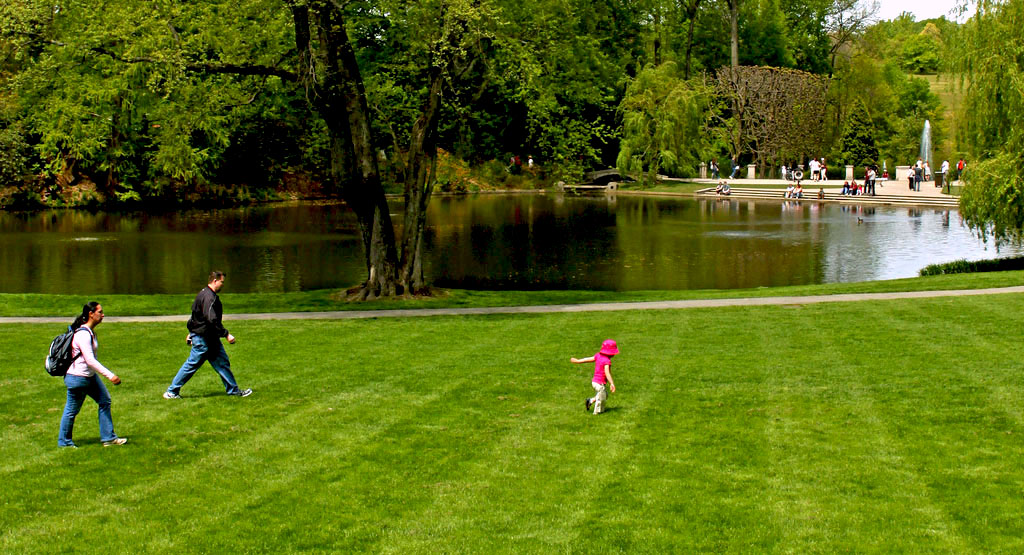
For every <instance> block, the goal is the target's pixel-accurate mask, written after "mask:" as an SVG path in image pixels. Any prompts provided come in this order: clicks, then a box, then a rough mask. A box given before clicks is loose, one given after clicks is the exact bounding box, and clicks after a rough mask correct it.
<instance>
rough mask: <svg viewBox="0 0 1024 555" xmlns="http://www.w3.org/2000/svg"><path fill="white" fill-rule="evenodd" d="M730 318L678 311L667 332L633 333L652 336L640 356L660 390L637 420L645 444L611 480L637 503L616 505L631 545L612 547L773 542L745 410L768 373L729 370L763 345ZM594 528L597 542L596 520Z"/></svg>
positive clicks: (732, 313)
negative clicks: (624, 468) (621, 513)
mask: <svg viewBox="0 0 1024 555" xmlns="http://www.w3.org/2000/svg"><path fill="white" fill-rule="evenodd" d="M728 313H729V314H728V315H727V317H725V318H721V319H719V318H709V317H708V316H709V315H710V313H709V312H705V311H692V312H678V313H675V318H674V319H673V320H670V321H668V322H667V325H664V324H663V325H661V326H652V325H650V323H643V324H641V325H640V326H639V327H640V328H641V329H645V330H649V331H654V333H647V334H646V337H644V339H643V342H644V350H643V352H642V353H641V354H639V355H638V358H639V359H640V361H639V363H640V364H641V365H642V366H643V367H645V368H648V369H650V371H649V373H650V375H651V378H650V380H649V381H650V385H651V387H655V388H656V389H657V392H656V396H655V398H654V399H653V400H652V402H650V403H648V405H647V406H646V407H644V409H643V411H642V413H641V414H639V415H638V416H637V421H638V426H637V430H638V433H637V435H641V433H642V437H643V441H642V442H638V444H637V445H636V448H635V450H634V452H633V454H632V458H631V460H630V465H629V472H628V473H624V475H623V476H621V477H617V478H616V479H615V480H614V484H615V487H621V488H624V489H626V490H627V491H630V492H631V493H632V494H633V496H634V497H635V498H636V501H634V502H633V503H630V504H627V505H624V506H623V507H624V509H623V513H624V514H625V515H626V518H627V519H628V521H629V522H631V523H632V525H631V528H632V530H631V531H627V527H626V526H624V527H623V530H621V531H619V532H620V533H621V534H622V535H624V536H626V537H631V538H632V539H633V543H632V544H628V545H625V546H624V545H622V544H621V543H620V544H618V545H617V546H618V547H619V548H623V549H628V550H640V551H644V552H668V551H673V550H684V551H688V550H699V551H718V552H720V551H727V550H739V551H743V550H747V551H749V550H766V549H769V548H770V546H772V545H773V544H774V543H775V538H776V537H777V531H776V529H775V526H774V524H773V522H772V520H771V518H770V516H771V515H770V514H769V513H768V512H766V506H765V504H764V503H763V497H762V493H761V491H762V490H761V488H759V487H757V485H756V484H757V482H758V481H760V479H761V478H760V477H759V476H758V475H759V471H758V468H761V467H763V465H764V463H765V461H764V457H763V449H762V448H761V437H762V435H763V431H762V429H761V428H762V423H761V422H760V421H759V419H758V417H757V415H756V413H755V412H752V409H754V408H756V407H759V406H761V404H762V400H763V393H762V391H760V390H759V388H757V387H754V386H752V385H751V384H756V383H761V382H762V381H763V380H764V375H765V373H766V372H767V371H769V370H768V369H766V368H762V367H759V366H758V365H756V364H753V365H752V364H749V363H741V364H739V369H738V370H735V371H734V370H733V368H732V367H733V363H734V361H737V360H738V359H739V357H741V356H745V355H741V353H747V352H753V353H755V354H756V352H757V349H758V347H757V344H758V342H759V341H760V338H759V336H758V334H757V333H756V330H755V329H750V328H747V327H739V328H737V327H736V326H735V325H734V324H735V321H736V319H744V316H743V315H744V314H749V313H750V312H749V311H748V310H747V309H742V308H733V309H728ZM715 314H717V312H716V313H715ZM755 327H756V326H755ZM754 358H755V359H756V356H755V357H754ZM748 360H749V359H748ZM642 385H644V386H646V384H642ZM608 510H609V512H612V513H614V512H617V511H619V510H620V509H619V507H618V506H614V505H613V506H609V508H608ZM594 524H595V528H596V533H597V534H598V535H599V536H600V535H601V534H603V530H602V529H601V526H600V522H595V523H594ZM610 535H611V534H609V536H610ZM600 539H602V540H605V541H608V542H613V541H614V540H613V538H611V537H605V538H600ZM594 545H602V543H601V541H598V542H595V544H594ZM612 545H616V544H614V543H612Z"/></svg>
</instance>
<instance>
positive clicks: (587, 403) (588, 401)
mask: <svg viewBox="0 0 1024 555" xmlns="http://www.w3.org/2000/svg"><path fill="white" fill-rule="evenodd" d="M591 404H593V403H591V402H590V398H587V400H586V401H583V405H584V406H585V407H586V409H584V410H586V411H587V412H590V405H591Z"/></svg>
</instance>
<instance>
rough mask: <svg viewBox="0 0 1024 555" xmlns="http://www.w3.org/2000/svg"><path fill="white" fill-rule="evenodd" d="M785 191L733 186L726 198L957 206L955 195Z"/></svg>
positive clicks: (712, 193) (701, 194) (703, 192)
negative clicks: (797, 195)
mask: <svg viewBox="0 0 1024 555" xmlns="http://www.w3.org/2000/svg"><path fill="white" fill-rule="evenodd" d="M784 194H785V191H781V190H779V189H747V188H743V187H733V188H732V190H731V192H730V194H729V197H728V198H746V199H766V200H801V201H812V202H839V203H847V204H890V205H900V206H942V207H949V208H956V207H957V206H959V202H958V199H957V197H948V196H941V197H940V196H923V195H922V196H917V195H885V194H882V195H875V196H869V195H857V196H848V195H840V194H839V193H836V192H830V191H825V198H824V200H819V199H818V191H816V190H809V189H805V190H804V198H802V199H786V198H785V197H784V196H783V195H784ZM696 195H697V196H699V197H708V196H711V197H716V196H718V195H716V194H715V188H714V187H708V188H706V189H700V190H698V191H697V192H696Z"/></svg>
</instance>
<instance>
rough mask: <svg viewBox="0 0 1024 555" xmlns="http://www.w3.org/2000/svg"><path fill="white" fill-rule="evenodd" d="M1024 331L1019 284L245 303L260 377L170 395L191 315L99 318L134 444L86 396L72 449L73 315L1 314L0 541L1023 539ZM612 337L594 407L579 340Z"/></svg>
mask: <svg viewBox="0 0 1024 555" xmlns="http://www.w3.org/2000/svg"><path fill="white" fill-rule="evenodd" d="M1018 278H1019V276H1018ZM111 306H113V305H111ZM229 306H230V305H229ZM105 308H106V307H105ZM1022 326H1024V296H1020V295H992V296H982V297H949V298H941V299H928V300H899V301H873V302H854V303H833V304H827V305H806V306H774V307H737V308H719V309H693V310H680V311H650V312H645V311H636V312H619V313H598V314H593V313H590V314H546V315H517V316H510V315H500V316H474V317H436V318H415V319H380V320H360V321H319V320H318V321H287V322H273V321H260V322H237V323H235V324H234V325H233V326H232V332H233V333H234V334H235V335H236V336H237V337H238V343H237V344H236V345H233V346H229V347H228V348H229V351H230V353H231V356H232V361H233V364H234V368H235V372H236V375H237V376H238V378H239V382H240V384H241V385H242V386H243V387H252V388H254V389H255V393H254V394H253V396H251V397H249V398H246V399H237V398H227V397H225V396H224V395H223V388H222V386H221V385H220V383H219V380H218V379H217V378H216V375H215V374H214V373H213V371H212V370H210V369H209V368H208V367H207V368H204V369H202V370H201V371H200V372H199V373H198V374H197V375H196V377H195V379H193V381H192V382H190V383H189V384H188V385H187V386H186V387H185V389H184V390H183V391H182V393H183V395H185V398H184V399H181V400H178V401H165V400H164V399H161V398H160V394H161V392H162V391H163V390H164V389H165V388H166V386H167V385H168V383H169V381H170V379H171V377H172V376H173V375H174V373H175V371H176V370H177V368H178V366H179V365H180V364H181V362H182V361H183V360H184V358H185V356H186V354H187V347H186V345H185V343H184V341H183V340H184V335H185V331H184V328H183V326H182V325H181V324H114V323H105V324H103V325H102V326H100V327H99V328H98V330H97V331H98V337H99V341H100V350H99V356H100V360H102V361H103V362H104V363H106V364H107V365H108V366H109V367H110V368H111V369H113V370H114V371H115V372H117V373H119V374H120V375H121V376H122V378H123V379H124V384H123V385H122V386H120V387H111V388H110V390H111V394H112V396H113V400H114V405H113V411H114V419H115V424H116V430H117V432H118V433H119V434H120V435H123V436H127V437H129V438H130V442H129V443H128V445H126V446H124V447H119V448H115V447H110V448H104V447H101V446H100V445H99V443H98V430H97V423H96V416H95V414H96V410H95V404H93V403H92V401H87V404H86V406H85V409H84V410H83V412H82V413H81V415H80V416H79V418H78V422H77V426H76V433H75V440H76V442H77V443H78V444H79V446H80V448H79V449H77V450H62V449H58V448H57V447H56V438H57V426H58V422H59V419H60V412H61V410H62V407H63V403H64V395H65V393H64V388H63V385H62V383H61V382H60V380H58V379H54V378H50V377H48V376H46V375H45V374H44V371H43V369H42V368H41V366H42V358H43V352H44V351H45V349H46V345H48V342H49V340H50V339H51V338H52V336H53V335H55V334H56V333H57V332H58V331H60V330H59V329H58V328H59V326H56V325H39V324H15V325H0V342H2V344H3V345H5V346H7V348H6V349H5V359H6V360H5V362H4V364H3V365H2V366H0V402H2V406H3V411H2V413H0V414H2V419H3V420H2V421H0V438H2V442H0V445H2V447H0V449H2V456H0V461H2V462H0V477H2V479H3V483H4V484H6V486H5V487H4V494H3V502H2V504H0V551H3V552H5V553H23V552H39V551H59V550H76V549H79V550H88V551H91V552H97V553H105V552H129V551H130V552H169V551H172V550H183V551H189V552H211V553H214V552H216V553H220V552H242V551H274V552H281V551H303V550H320V551H325V552H327V551H329V552H353V551H374V552H392V553H438V552H472V553H491V552H499V553H524V552H526V553H534V552H587V553H601V552H622V551H628V552H647V553H671V552H680V551H693V550H701V551H714V552H722V551H734V552H758V553H759V552H796V553H804V552H837V551H842V552H848V551H854V552H862V551H884V552H907V551H912V552H979V553H988V552H1008V553H1016V552H1021V551H1022V550H1024V496H1022V495H1021V490H1022V488H1024V426H1022V424H1024V422H1022V420H1024V412H1022V408H1021V407H1022V406H1024V393H1022V391H1024V373H1022V372H1021V367H1022V366H1024V352H1022V350H1021V348H1020V336H1019V333H1018V332H1017V330H1019V329H1021V327H1022ZM607 337H612V338H614V339H616V340H618V342H619V346H620V348H621V350H622V354H621V355H620V356H618V357H616V359H615V360H614V363H613V371H614V375H615V381H616V385H617V386H618V392H617V393H615V394H613V395H611V396H610V398H609V406H610V410H609V411H608V412H607V413H606V414H604V415H601V416H597V417H595V416H590V415H587V414H585V413H584V412H583V399H584V397H585V396H586V395H587V394H588V393H590V392H591V391H592V390H591V388H590V383H589V382H590V376H591V373H592V371H593V368H592V366H591V365H572V364H570V363H569V362H568V359H569V357H570V356H587V355H590V354H592V353H593V352H594V351H595V350H596V349H597V347H598V346H599V345H600V342H601V340H602V339H605V338H607Z"/></svg>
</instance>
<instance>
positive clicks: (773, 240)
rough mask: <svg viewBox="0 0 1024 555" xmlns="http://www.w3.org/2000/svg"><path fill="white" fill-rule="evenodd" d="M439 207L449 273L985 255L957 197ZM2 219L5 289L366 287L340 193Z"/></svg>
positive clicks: (723, 277)
mask: <svg viewBox="0 0 1024 555" xmlns="http://www.w3.org/2000/svg"><path fill="white" fill-rule="evenodd" d="M430 206H431V208H430V214H429V217H428V229H427V233H426V236H425V240H426V242H425V244H424V249H425V252H426V254H427V256H426V259H427V260H426V261H427V263H428V264H427V267H426V269H425V270H426V273H427V276H428V278H430V279H433V280H435V283H437V284H438V285H442V286H458V287H480V288H515V289H538V288H593V289H654V288H663V289H683V288H691V289H692V288H736V287H755V286H759V285H785V284H799V283H817V282H822V281H828V282H835V281H859V280H866V279H884V278H888V277H903V276H908V275H915V274H916V272H917V270H919V269H920V267H921V266H923V265H925V264H928V263H933V262H944V261H948V260H951V259H954V258H964V257H974V258H982V257H985V256H986V255H988V253H985V252H984V250H983V248H981V247H980V243H978V242H977V240H976V239H974V238H973V237H972V236H970V234H969V233H968V232H967V231H966V230H964V229H963V228H962V227H961V226H960V225H955V224H951V223H950V220H951V219H953V220H955V221H957V222H958V217H954V216H953V215H952V214H951V213H950V211H948V210H933V209H925V210H922V209H916V210H911V211H908V210H907V209H906V208H898V209H895V208H875V207H874V206H859V205H845V204H844V205H834V204H833V205H819V204H817V203H815V202H808V201H802V202H798V201H791V202H788V203H785V202H781V201H770V202H754V201H750V200H738V199H722V200H719V199H701V200H689V199H686V200H680V199H666V198H652V197H638V196H630V195H618V196H617V197H616V198H615V201H614V202H612V201H611V199H610V198H609V197H605V196H594V197H567V196H562V195H515V196H499V195H494V196H485V195H481V196H477V197H459V198H451V197H441V198H438V199H436V202H432V203H431V205H430ZM858 218H861V219H862V220H863V223H862V224H858V223H857V221H858ZM0 229H2V230H4V231H5V232H4V233H0V264H3V265H4V268H5V272H4V273H2V274H0V291H4V292H52V293H73V294H89V295H95V294H105V293H110V292H122V293H152V292H172V293H188V294H194V293H195V291H197V290H198V289H199V288H200V287H202V285H203V284H204V283H205V279H206V276H207V274H208V272H209V271H210V270H211V269H213V268H219V269H223V270H225V271H226V272H228V275H229V279H228V289H227V292H229V293H231V292H242V291H294V290H299V289H324V288H340V287H345V286H349V285H354V284H356V283H358V282H359V281H360V279H361V278H362V277H363V275H364V273H365V266H364V264H365V263H364V260H363V253H362V248H361V246H360V241H359V238H358V236H357V230H356V226H355V222H354V219H353V218H352V217H351V214H350V213H349V212H348V211H347V210H346V209H345V208H344V206H340V205H327V206H314V205H298V206H268V207H255V208H247V209H241V210H215V211H184V212H176V213H170V214H114V213H90V212H86V211H77V210H76V211H49V212H40V213H21V214H13V213H0ZM1020 250H1021V249H1009V248H1007V249H1006V250H1005V251H1004V255H1006V256H1010V255H1013V254H1015V253H1017V252H1020ZM944 253H949V254H948V255H946V254H944ZM943 256H945V257H946V258H942V257H943Z"/></svg>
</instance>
